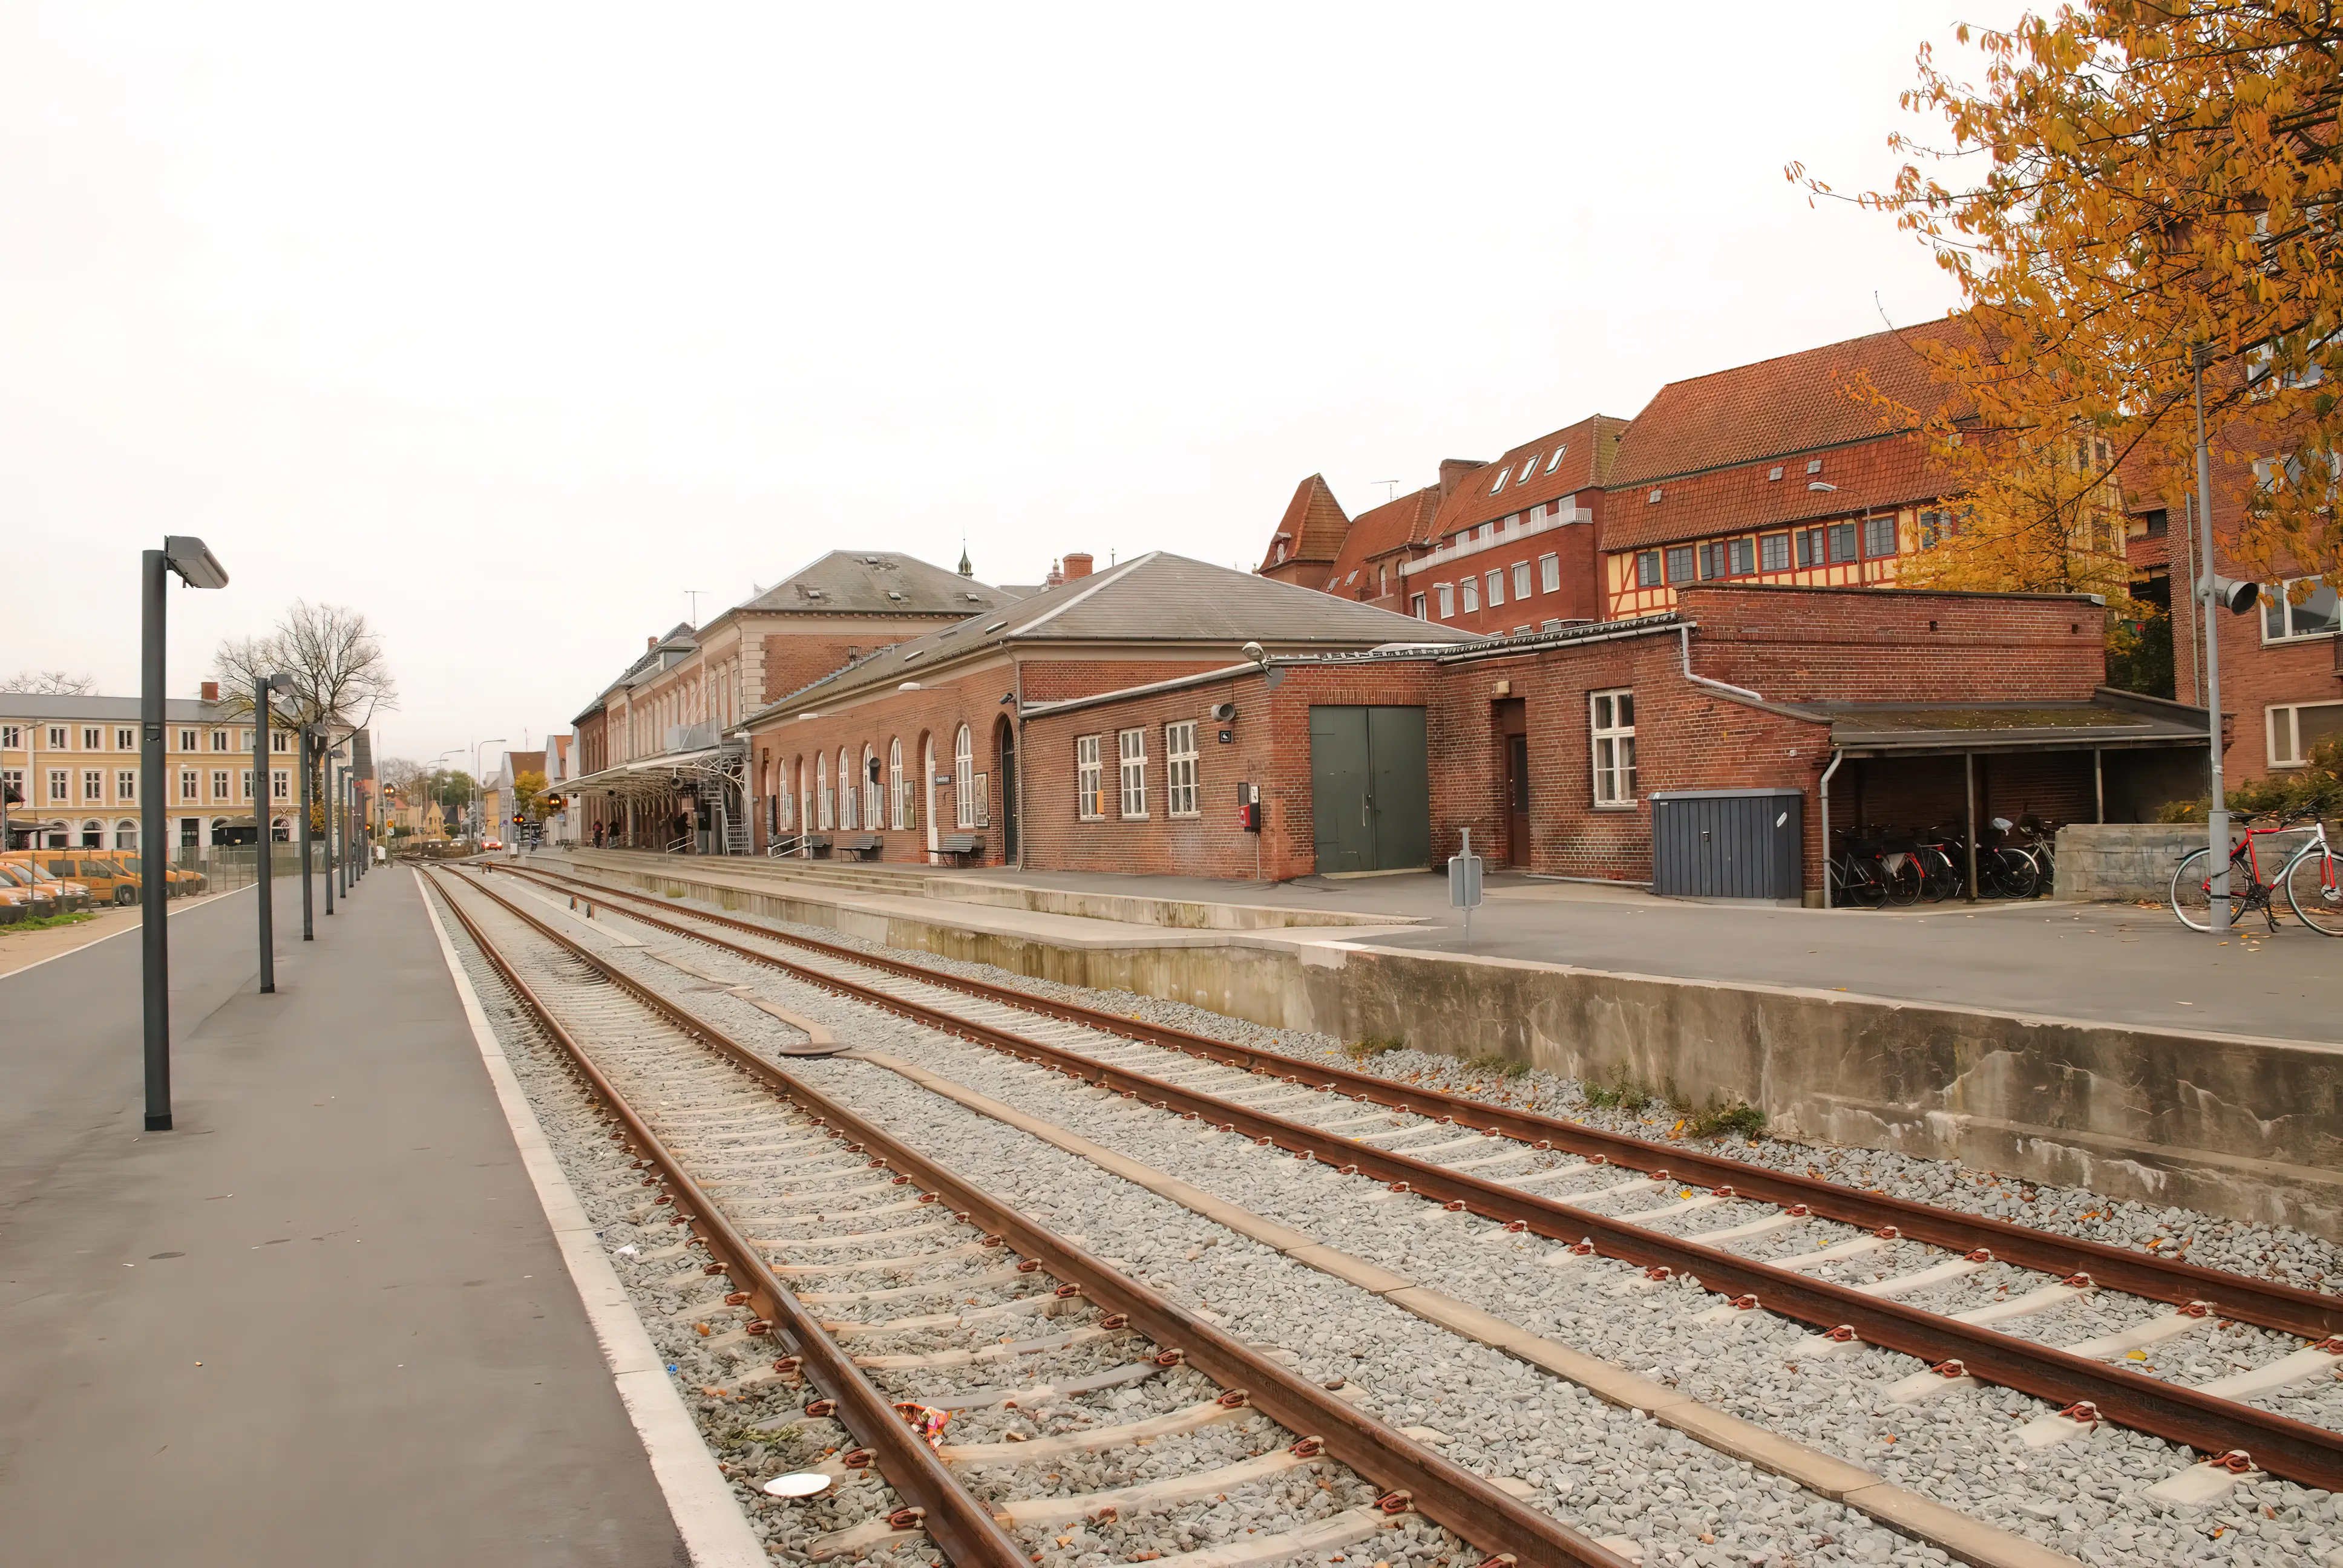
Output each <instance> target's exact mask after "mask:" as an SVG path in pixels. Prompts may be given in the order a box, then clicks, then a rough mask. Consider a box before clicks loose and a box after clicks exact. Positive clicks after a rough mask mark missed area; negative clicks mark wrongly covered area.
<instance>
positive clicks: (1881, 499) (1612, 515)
mask: <svg viewBox="0 0 2343 1568" xmlns="http://www.w3.org/2000/svg"><path fill="white" fill-rule="evenodd" d="M1809 461H1819V462H1820V463H1821V464H1822V468H1821V470H1820V471H1819V472H1817V473H1813V474H1809V473H1808V472H1806V465H1807V463H1808V462H1809ZM1777 468H1778V469H1779V470H1780V472H1781V475H1782V477H1780V478H1778V479H1775V478H1772V477H1769V476H1770V475H1772V474H1773V473H1774V472H1775V470H1776V469H1777ZM1815 485H1828V486H1830V487H1831V488H1829V489H1826V490H1817V489H1815V488H1814V487H1815ZM1945 485H1946V476H1945V475H1944V473H1943V472H1942V470H1941V469H1940V468H1939V467H1938V466H1937V465H1936V463H1934V462H1933V461H1931V460H1930V458H1929V456H1928V449H1927V442H1926V438H1925V437H1921V436H1918V435H1911V434H1906V435H1895V436H1876V437H1874V438H1872V439H1871V440H1869V441H1866V442H1865V443H1863V444H1861V445H1859V446H1851V447H1834V448H1832V449H1831V450H1828V451H1825V452H1821V453H1816V454H1814V455H1813V456H1812V457H1808V456H1806V455H1803V454H1802V455H1798V456H1795V457H1785V459H1784V460H1783V461H1781V462H1779V463H1773V462H1763V461H1761V462H1755V463H1746V464H1743V465H1740V466H1738V467H1730V468H1715V469H1711V470H1709V471H1707V472H1705V473H1698V474H1691V475H1686V476H1684V477H1676V478H1670V479H1667V480H1666V481H1664V483H1658V484H1649V483H1646V484H1636V485H1632V486H1631V485H1621V484H1617V483H1614V484H1613V486H1612V487H1611V491H1610V496H1609V498H1608V500H1607V501H1606V502H1605V503H1604V510H1603V548H1604V549H1606V550H1630V549H1635V548H1640V547H1643V546H1647V545H1660V544H1670V543H1674V542H1676V541H1678V540H1683V539H1695V538H1715V537H1716V536H1717V535H1720V534H1732V533H1739V532H1741V531H1743V530H1745V529H1753V528H1774V527H1776V526H1779V525H1781V524H1785V523H1795V522H1805V521H1809V520H1813V519H1818V518H1841V517H1850V516H1854V515H1855V514H1858V513H1861V512H1865V511H1869V510H1874V509H1879V508H1889V507H1897V506H1908V505H1910V504H1912V503H1913V502H1916V501H1927V500H1934V499H1935V498H1936V497H1938V496H1940V495H1942V494H1943V493H1944V490H1945ZM1654 494H1656V495H1658V496H1659V498H1660V499H1658V500H1657V501H1654V500H1653V499H1652V497H1653V496H1654Z"/></svg>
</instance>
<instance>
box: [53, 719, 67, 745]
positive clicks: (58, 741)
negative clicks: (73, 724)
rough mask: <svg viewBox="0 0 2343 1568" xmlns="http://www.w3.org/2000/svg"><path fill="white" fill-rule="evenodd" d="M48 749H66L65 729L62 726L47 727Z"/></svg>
mask: <svg viewBox="0 0 2343 1568" xmlns="http://www.w3.org/2000/svg"><path fill="white" fill-rule="evenodd" d="M49 749H50V750H52V751H63V750H65V749H67V748H66V746H65V726H64V725H62V724H52V725H50V726H49Z"/></svg>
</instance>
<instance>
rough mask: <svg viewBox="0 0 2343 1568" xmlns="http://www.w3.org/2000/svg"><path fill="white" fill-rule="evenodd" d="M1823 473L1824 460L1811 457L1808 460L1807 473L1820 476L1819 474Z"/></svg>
mask: <svg viewBox="0 0 2343 1568" xmlns="http://www.w3.org/2000/svg"><path fill="white" fill-rule="evenodd" d="M1822 471H1823V460H1822V459H1821V458H1820V457H1809V458H1807V459H1806V472H1807V473H1809V474H1819V473H1821V472H1822Z"/></svg>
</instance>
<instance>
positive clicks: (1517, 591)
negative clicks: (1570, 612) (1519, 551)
mask: <svg viewBox="0 0 2343 1568" xmlns="http://www.w3.org/2000/svg"><path fill="white" fill-rule="evenodd" d="M1549 591H1551V590H1549ZM1529 597H1530V563H1529V562H1527V561H1515V562H1514V563H1513V598H1516V599H1525V598H1529Z"/></svg>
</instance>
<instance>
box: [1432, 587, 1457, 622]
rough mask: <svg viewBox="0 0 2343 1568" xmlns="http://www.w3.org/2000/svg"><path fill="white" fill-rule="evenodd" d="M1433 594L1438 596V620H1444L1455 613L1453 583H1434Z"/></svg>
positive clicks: (1454, 589)
mask: <svg viewBox="0 0 2343 1568" xmlns="http://www.w3.org/2000/svg"><path fill="white" fill-rule="evenodd" d="M1432 591H1433V592H1434V593H1436V594H1438V595H1439V596H1440V618H1441V619H1443V620H1446V619H1447V618H1449V617H1450V616H1452V615H1454V614H1455V613H1456V588H1455V585H1454V584H1453V583H1434V584H1433V589H1432Z"/></svg>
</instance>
